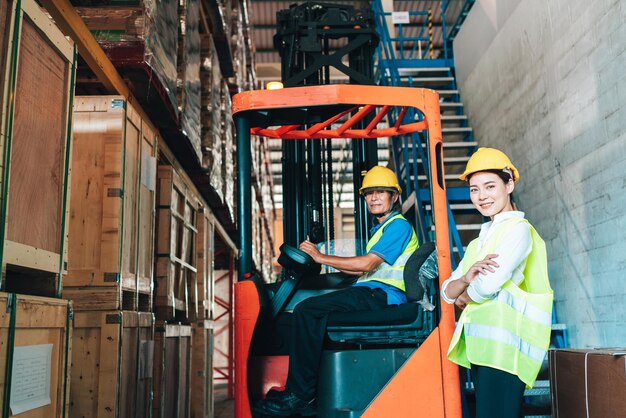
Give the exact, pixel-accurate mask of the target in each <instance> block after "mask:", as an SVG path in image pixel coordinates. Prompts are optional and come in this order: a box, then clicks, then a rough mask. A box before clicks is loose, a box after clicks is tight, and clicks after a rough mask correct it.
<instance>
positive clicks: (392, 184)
mask: <svg viewBox="0 0 626 418" xmlns="http://www.w3.org/2000/svg"><path fill="white" fill-rule="evenodd" d="M367 189H383V190H390V191H391V190H392V189H393V190H395V191H396V192H397V193H402V188H401V187H400V185H399V184H398V178H397V177H396V173H394V172H393V171H391V170H390V169H388V168H387V167H383V166H380V165H377V166H374V167H372V168H371V169H370V170H369V171H368V172H367V173H365V177H363V183H362V184H361V188H360V189H359V193H360V194H361V196H362V195H363V194H364V193H365V191H366V190H367Z"/></svg>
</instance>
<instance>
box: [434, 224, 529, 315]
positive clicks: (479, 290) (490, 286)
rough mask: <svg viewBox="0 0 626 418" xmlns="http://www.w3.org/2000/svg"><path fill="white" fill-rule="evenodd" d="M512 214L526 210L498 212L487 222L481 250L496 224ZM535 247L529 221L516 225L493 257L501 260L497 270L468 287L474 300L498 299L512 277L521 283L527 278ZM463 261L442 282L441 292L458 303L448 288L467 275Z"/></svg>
mask: <svg viewBox="0 0 626 418" xmlns="http://www.w3.org/2000/svg"><path fill="white" fill-rule="evenodd" d="M511 218H524V212H519V211H509V212H503V213H499V214H497V215H496V216H494V219H493V221H491V222H487V223H484V224H483V225H482V226H481V228H480V234H479V235H478V250H479V251H480V249H481V248H482V247H483V245H484V244H485V242H486V241H487V240H488V239H489V237H490V236H491V234H492V233H493V231H494V229H495V228H494V226H496V225H498V224H500V223H502V222H503V221H505V220H507V219H511ZM531 250H532V238H531V235H530V228H529V227H528V224H527V223H525V222H520V223H518V224H516V225H515V227H514V228H513V229H512V230H511V231H510V233H508V234H507V235H506V236H505V237H503V238H502V240H501V242H500V243H499V244H498V246H497V247H496V249H495V251H494V254H498V256H497V257H496V258H494V259H493V261H495V262H496V263H498V265H499V267H496V268H495V271H494V272H493V273H492V272H486V273H481V274H479V275H478V278H477V279H476V280H474V281H473V282H472V283H470V285H469V286H468V287H467V294H468V295H469V297H470V298H471V299H472V300H473V301H474V302H477V303H482V302H484V301H485V300H488V299H494V298H495V297H496V296H497V295H498V293H499V292H500V289H502V286H503V285H504V284H505V283H506V282H507V281H508V280H509V279H511V280H512V281H513V283H515V284H516V285H519V284H520V283H521V282H522V281H523V280H524V268H525V267H526V258H527V257H528V254H530V251H531ZM463 261H464V260H461V263H459V266H458V267H457V268H456V269H455V270H454V271H453V272H452V275H451V276H450V278H449V279H447V280H446V281H445V282H443V285H442V286H441V296H442V298H443V300H445V301H446V302H447V303H454V302H455V300H456V299H451V298H449V297H448V295H446V288H447V287H448V284H450V282H451V281H452V280H458V279H460V278H461V277H463V270H464V268H463Z"/></svg>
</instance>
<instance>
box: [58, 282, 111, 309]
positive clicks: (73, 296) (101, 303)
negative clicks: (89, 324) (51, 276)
mask: <svg viewBox="0 0 626 418" xmlns="http://www.w3.org/2000/svg"><path fill="white" fill-rule="evenodd" d="M63 297H64V298H66V299H70V300H71V301H72V302H73V304H74V310H75V311H95V310H98V311H113V310H120V309H122V306H123V303H122V290H121V289H120V287H119V286H84V287H80V286H72V287H70V286H64V287H63Z"/></svg>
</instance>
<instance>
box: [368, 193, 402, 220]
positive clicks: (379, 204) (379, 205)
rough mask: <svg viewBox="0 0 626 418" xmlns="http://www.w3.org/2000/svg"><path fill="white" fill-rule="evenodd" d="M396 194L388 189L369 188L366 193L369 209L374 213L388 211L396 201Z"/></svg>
mask: <svg viewBox="0 0 626 418" xmlns="http://www.w3.org/2000/svg"><path fill="white" fill-rule="evenodd" d="M394 200H395V195H394V194H392V193H391V192H389V191H387V190H368V191H367V192H366V193H365V202H366V203H367V209H369V211H370V213H371V214H372V215H380V214H382V213H385V212H387V211H388V210H389V209H390V208H391V205H393V204H394V203H395V202H394Z"/></svg>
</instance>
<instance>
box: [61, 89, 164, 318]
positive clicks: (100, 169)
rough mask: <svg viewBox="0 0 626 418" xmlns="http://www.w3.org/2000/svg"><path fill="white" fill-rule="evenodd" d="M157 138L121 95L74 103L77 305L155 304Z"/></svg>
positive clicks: (72, 288) (70, 285)
mask: <svg viewBox="0 0 626 418" xmlns="http://www.w3.org/2000/svg"><path fill="white" fill-rule="evenodd" d="M156 143H157V136H156V133H155V130H154V128H153V127H152V126H151V124H150V123H149V122H147V121H146V120H143V119H142V118H141V116H140V115H139V113H137V112H136V111H135V109H134V108H133V106H132V105H130V104H129V103H128V102H127V101H126V100H124V99H123V98H122V97H118V96H82V97H77V98H76V100H75V106H74V140H73V154H72V164H73V166H74V169H75V171H76V172H80V173H81V175H80V176H74V177H73V179H72V190H73V193H72V200H71V215H70V222H69V224H70V228H69V229H70V240H69V256H70V260H71V261H70V265H69V270H68V275H67V277H66V279H65V281H64V289H63V295H64V297H66V298H68V299H72V300H74V302H75V309H76V310H95V309H101V310H122V309H124V310H141V311H150V310H151V308H152V305H151V304H152V277H153V248H154V244H153V241H154V204H155V185H156V158H155V156H156Z"/></svg>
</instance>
